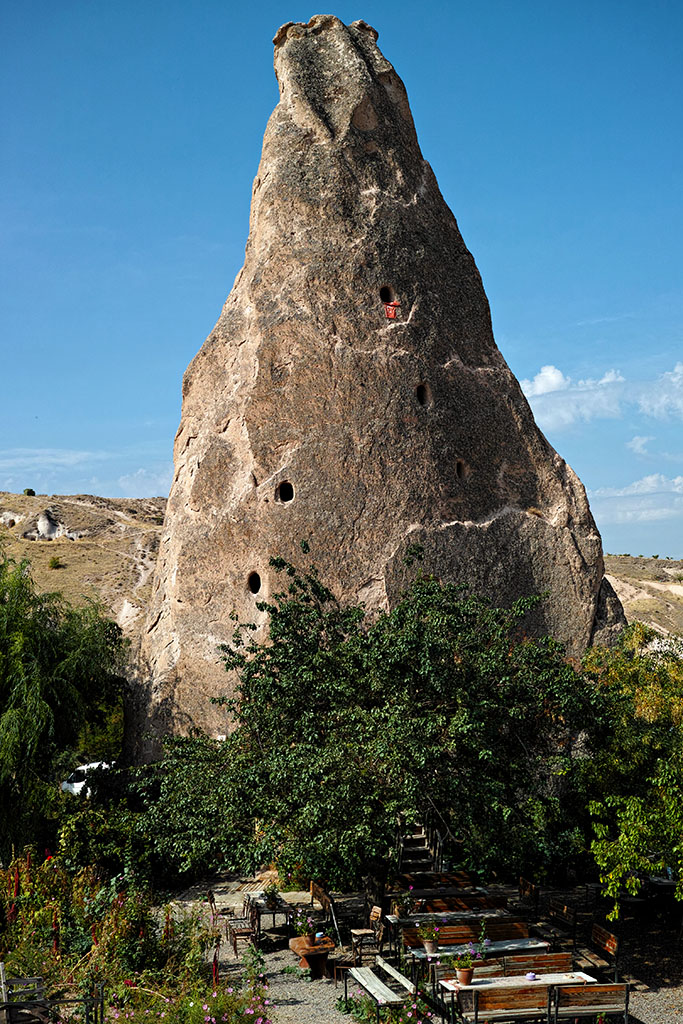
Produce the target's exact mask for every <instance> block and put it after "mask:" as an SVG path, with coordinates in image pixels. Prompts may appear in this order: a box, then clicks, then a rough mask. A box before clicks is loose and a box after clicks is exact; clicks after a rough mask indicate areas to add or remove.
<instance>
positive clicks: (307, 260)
mask: <svg viewBox="0 0 683 1024" xmlns="http://www.w3.org/2000/svg"><path fill="white" fill-rule="evenodd" d="M376 40H377V33H376V32H375V30H374V29H372V28H371V27H370V26H369V25H367V24H365V22H362V21H357V22H354V23H353V24H352V25H349V26H345V25H343V24H342V22H340V21H339V20H338V19H337V18H335V17H331V16H317V17H314V18H312V19H311V21H310V22H309V23H308V24H307V25H305V24H291V23H290V24H288V25H285V26H283V27H282V28H281V29H280V30H279V32H278V33H277V35H276V36H275V40H274V42H275V71H276V75H277V79H278V82H279V86H280V101H279V103H278V105H277V107H276V108H275V111H274V112H273V114H272V116H271V118H270V121H269V123H268V127H267V129H266V133H265V137H264V142H263V154H262V158H261V163H260V166H259V170H258V174H257V177H256V180H255V182H254V187H253V196H252V207H251V222H250V232H249V239H248V242H247V247H246V257H245V262H244V266H243V268H242V270H241V271H240V272H239V274H238V275H237V279H236V281H235V284H234V286H233V289H232V291H231V293H230V295H229V297H228V300H227V302H226V304H225V306H224V308H223V311H222V313H221V316H220V318H219V320H218V323H217V324H216V326H215V328H214V329H213V331H212V332H211V334H210V335H209V337H208V339H207V340H206V342H205V343H204V345H203V347H202V348H201V350H200V351H199V353H198V354H197V356H196V357H195V358H194V359H193V361H192V363H191V364H190V366H189V367H188V370H187V372H186V374H185V378H184V381H183V408H182V419H181V423H180V428H179V430H178V434H177V437H176V442H175V477H174V480H173V485H172V488H171V493H170V497H169V502H168V509H167V515H166V522H165V529H164V534H163V539H162V543H161V550H160V555H159V560H158V566H157V576H156V581H155V584H154V594H153V598H152V608H151V613H150V617H149V620H148V625H147V633H146V636H145V638H144V640H143V656H144V664H143V672H145V673H146V678H147V679H148V681H149V690H148V693H147V695H146V701H147V719H146V728H151V729H152V730H153V731H156V732H158V733H163V732H166V731H168V730H182V729H185V728H188V727H189V726H191V725H193V724H197V725H201V726H203V727H204V728H205V729H207V730H208V731H209V732H212V731H213V732H216V731H220V732H223V731H224V728H225V727H224V725H223V716H222V715H220V716H216V715H215V713H214V712H213V710H212V707H211V705H210V704H209V697H210V696H211V695H215V694H217V693H219V692H225V691H226V689H227V688H229V685H230V681H229V679H228V677H227V676H226V674H225V672H224V670H223V667H222V665H221V663H220V660H219V654H218V645H219V644H220V643H224V642H226V641H227V640H228V639H229V637H230V636H231V632H232V623H231V620H230V613H231V612H232V611H237V613H238V614H239V616H240V617H241V618H244V619H246V620H248V621H255V622H257V623H263V621H264V616H263V614H262V613H260V612H258V611H257V609H256V602H257V601H258V600H261V599H263V598H267V597H268V596H269V595H270V594H271V592H272V590H273V588H274V587H277V586H278V585H279V584H278V581H277V580H276V579H274V578H273V574H272V572H271V570H270V569H269V566H268V560H269V557H270V556H271V555H282V556H284V557H285V558H288V559H291V560H295V561H296V560H297V559H298V557H300V548H299V545H300V541H301V540H307V541H308V542H309V544H310V547H311V555H310V558H311V559H312V560H313V562H314V563H315V564H316V565H317V566H318V568H319V569H320V571H321V575H322V578H323V579H324V581H325V582H326V583H327V584H328V585H330V586H331V588H332V589H333V590H334V591H335V593H336V594H337V595H338V596H339V597H340V598H341V599H342V600H343V601H347V602H358V601H363V602H365V604H366V606H367V608H368V609H369V610H370V611H373V610H376V609H380V608H387V607H388V606H390V605H392V603H394V602H396V600H397V599H398V598H399V596H400V595H401V592H402V591H403V589H404V588H405V586H406V584H407V583H408V581H409V578H410V573H409V570H408V569H407V568H406V565H405V563H404V557H405V555H406V551H407V550H408V548H410V547H411V546H412V545H416V544H417V545H420V546H421V547H422V549H423V551H424V556H423V562H422V567H423V569H424V570H426V571H428V572H432V573H434V574H436V575H437V576H439V577H441V578H443V579H446V580H454V581H462V582H464V583H467V584H468V585H469V586H470V587H471V588H472V590H474V591H477V592H480V593H483V594H487V595H489V596H490V597H491V598H492V599H493V600H494V601H495V602H497V603H501V604H506V603H508V602H510V601H512V600H513V599H514V598H515V597H517V596H519V595H522V594H537V593H541V592H546V591H547V592H548V597H547V599H546V601H545V602H544V603H543V605H542V607H540V608H539V610H538V612H537V613H536V615H535V616H534V618H533V621H532V622H531V623H530V628H531V629H533V630H534V631H535V632H537V633H545V632H549V633H552V634H553V635H555V636H556V637H558V638H559V639H560V640H562V641H564V642H565V643H566V644H567V646H568V649H569V651H570V652H573V653H574V654H578V653H579V652H580V651H582V650H583V649H584V648H585V647H586V646H587V645H588V644H589V643H590V642H591V640H592V639H595V638H596V637H597V638H599V639H604V638H607V637H609V635H610V631H611V630H613V629H614V628H615V627H617V626H620V625H622V624H623V622H624V619H623V612H622V609H621V605H620V604H619V601H618V600H617V598H616V596H615V595H614V592H613V591H612V588H611V587H610V586H609V584H607V583H606V582H605V581H604V579H603V560H602V548H601V542H600V536H599V534H598V531H597V529H596V526H595V523H594V521H593V518H592V516H591V513H590V509H589V507H588V502H587V500H586V494H585V491H584V488H583V486H582V485H581V483H580V481H579V480H578V478H577V477H576V475H575V474H574V473H573V471H572V470H571V469H570V468H569V466H567V464H566V463H565V462H564V461H563V460H562V459H561V458H560V456H559V455H558V454H557V453H556V452H555V451H554V450H553V448H552V447H551V446H550V445H549V444H548V442H547V441H546V439H545V437H544V436H543V434H542V433H541V432H540V430H539V429H538V428H537V426H536V424H535V423H534V420H533V417H532V414H531V410H530V409H529V406H528V404H527V402H526V400H525V398H524V395H523V394H522V392H521V390H520V388H519V385H518V383H517V381H516V380H515V378H514V376H513V375H512V373H511V372H510V369H509V368H508V366H507V365H506V363H505V360H504V359H503V357H502V355H501V354H500V352H499V351H498V349H497V347H496V345H495V342H494V339H493V334H492V330H491V319H490V313H489V306H488V302H487V299H486V295H485V293H484V289H483V286H482V282H481V278H480V276H479V273H478V271H477V268H476V266H475V263H474V260H473V258H472V256H471V254H470V253H469V251H468V250H467V248H466V246H465V244H464V242H463V240H462V238H461V235H460V232H459V230H458V226H457V223H456V221H455V218H454V217H453V214H452V213H451V211H450V210H449V209H448V207H447V206H446V203H445V202H444V200H443V198H442V196H441V193H440V192H439V188H438V185H437V183H436V179H435V177H434V174H433V172H432V170H431V168H430V166H429V164H428V163H427V162H426V161H425V160H424V159H423V157H422V154H421V152H420V147H419V145H418V141H417V136H416V134H415V128H414V125H413V120H412V116H411V112H410V107H409V104H408V99H407V96H406V92H405V89H404V86H403V83H402V82H401V80H400V79H399V77H398V75H397V74H396V72H395V71H394V69H393V67H392V66H391V64H390V63H389V62H388V61H387V60H386V59H385V58H384V57H383V55H382V54H381V52H380V50H379V49H378V47H377V44H376Z"/></svg>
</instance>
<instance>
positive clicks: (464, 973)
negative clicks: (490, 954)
mask: <svg viewBox="0 0 683 1024" xmlns="http://www.w3.org/2000/svg"><path fill="white" fill-rule="evenodd" d="M455 973H456V974H457V976H458V982H459V983H460V984H461V985H471V984H472V977H473V975H474V967H457V968H456V971H455Z"/></svg>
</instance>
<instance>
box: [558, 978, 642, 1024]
mask: <svg viewBox="0 0 683 1024" xmlns="http://www.w3.org/2000/svg"><path fill="white" fill-rule="evenodd" d="M628 995H629V987H628V985H558V987H557V988H556V989H555V1009H554V1014H553V1018H552V1019H553V1021H554V1022H555V1024H557V1021H559V1020H566V1019H568V1018H569V1019H571V1020H574V1018H576V1017H592V1018H595V1017H596V1016H597V1015H598V1014H604V1013H610V1014H612V1013H614V1014H616V1013H623V1015H624V1024H628Z"/></svg>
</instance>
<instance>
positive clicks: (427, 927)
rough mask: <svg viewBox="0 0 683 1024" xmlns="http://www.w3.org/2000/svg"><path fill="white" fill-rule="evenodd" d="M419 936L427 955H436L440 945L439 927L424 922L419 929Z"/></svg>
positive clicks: (431, 922)
mask: <svg viewBox="0 0 683 1024" xmlns="http://www.w3.org/2000/svg"><path fill="white" fill-rule="evenodd" d="M417 935H418V938H419V939H421V940H422V945H423V946H424V948H425V952H426V953H436V950H437V947H438V945H439V926H438V925H437V924H434V922H433V921H423V922H422V924H421V925H420V927H419V928H418V929H417Z"/></svg>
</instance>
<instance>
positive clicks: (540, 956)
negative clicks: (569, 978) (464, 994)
mask: <svg viewBox="0 0 683 1024" xmlns="http://www.w3.org/2000/svg"><path fill="white" fill-rule="evenodd" d="M573 959H574V958H573V956H572V953H571V950H566V951H563V952H560V953H528V954H527V955H526V956H506V957H504V958H503V974H507V975H514V974H528V973H529V972H530V971H533V972H534V974H561V973H562V972H563V971H571V970H572V969H573V966H574V964H573V962H572V961H573ZM486 962H487V963H488V960H487V961H486ZM478 973H479V968H477V974H478Z"/></svg>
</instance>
